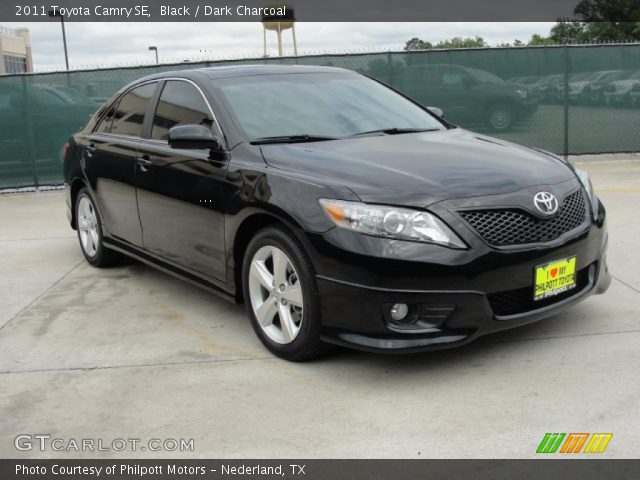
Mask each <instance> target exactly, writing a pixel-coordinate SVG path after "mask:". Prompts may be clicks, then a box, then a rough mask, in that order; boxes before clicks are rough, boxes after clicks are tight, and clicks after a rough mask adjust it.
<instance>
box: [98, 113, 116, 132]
mask: <svg viewBox="0 0 640 480" xmlns="http://www.w3.org/2000/svg"><path fill="white" fill-rule="evenodd" d="M115 111H116V109H115V108H114V107H111V108H109V111H108V112H107V113H106V115H105V116H104V117H103V118H102V120H100V123H99V124H98V127H97V128H96V130H95V131H96V132H98V133H109V132H111V123H112V122H113V114H114V113H115Z"/></svg>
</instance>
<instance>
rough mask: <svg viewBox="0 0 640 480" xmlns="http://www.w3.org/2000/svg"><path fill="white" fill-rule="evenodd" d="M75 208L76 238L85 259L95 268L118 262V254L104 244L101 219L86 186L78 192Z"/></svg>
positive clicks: (119, 257)
mask: <svg viewBox="0 0 640 480" xmlns="http://www.w3.org/2000/svg"><path fill="white" fill-rule="evenodd" d="M75 209H76V227H77V230H78V240H79V242H80V249H81V250H82V254H83V255H84V258H85V260H87V262H89V264H90V265H92V266H94V267H96V268H104V267H110V266H112V265H115V264H116V263H118V261H119V260H120V259H121V256H120V254H119V253H118V252H115V251H113V250H109V249H108V248H107V247H105V246H104V243H103V241H102V239H103V235H102V220H101V218H100V214H99V213H98V209H97V208H96V204H95V202H94V201H93V198H91V195H90V194H89V190H87V189H86V188H83V189H81V190H80V191H79V192H78V195H77V196H76V205H75Z"/></svg>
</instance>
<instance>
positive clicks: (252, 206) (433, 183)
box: [64, 66, 610, 360]
mask: <svg viewBox="0 0 640 480" xmlns="http://www.w3.org/2000/svg"><path fill="white" fill-rule="evenodd" d="M438 113H439V112H438V110H437V109H435V108H433V109H430V108H425V107H423V106H421V105H419V104H418V103H416V102H414V101H412V100H411V99H409V98H407V97H405V96H403V95H402V94H400V93H398V92H396V91H395V90H393V89H391V88H389V87H387V86H385V85H383V84H381V83H379V82H377V81H375V80H372V79H370V78H367V77H365V76H362V75H359V74H357V73H354V72H350V71H346V70H341V69H336V68H320V67H297V66H296V67H294V66H234V67H218V68H208V69H201V70H189V71H181V72H169V73H162V74H157V75H153V76H149V77H146V78H143V79H141V80H139V81H137V82H134V83H132V84H131V85H129V86H127V87H125V88H124V89H122V90H121V91H119V92H118V93H117V94H116V95H114V97H113V98H111V99H110V100H109V101H108V102H107V103H106V104H105V106H104V107H102V108H101V109H100V110H99V111H98V112H97V113H96V114H95V115H94V117H93V118H92V119H91V121H90V122H89V124H88V125H87V126H86V127H85V128H84V129H83V130H82V131H80V132H79V133H77V134H76V135H74V136H73V137H72V138H71V139H70V140H69V143H68V145H67V146H66V148H65V157H64V174H65V181H66V186H67V204H68V216H69V220H70V223H71V226H72V227H73V228H75V229H77V231H78V237H79V240H80V246H81V248H82V251H83V253H84V256H85V258H86V260H87V261H88V262H89V263H90V264H91V265H93V266H96V267H105V266H108V265H112V264H113V263H114V262H116V261H118V257H120V256H122V254H124V255H127V256H130V257H134V258H136V259H138V260H141V261H143V262H146V263H148V264H150V265H153V266H154V267H157V268H160V269H162V270H164V271H166V272H168V273H171V274H173V275H176V276H178V277H180V278H183V279H185V280H187V281H189V282H192V283H194V284H196V285H198V286H200V287H204V288H206V289H209V290H211V291H212V292H216V293H218V294H220V295H222V296H224V297H226V298H228V299H230V300H232V301H236V302H242V301H244V303H245V304H246V308H247V312H248V315H249V317H250V319H251V322H252V324H253V327H254V329H255V331H256V333H257V335H258V337H259V338H260V340H261V341H262V342H263V343H264V345H265V346H266V347H267V348H268V349H269V350H270V351H272V352H273V353H274V354H276V355H278V356H281V357H283V358H287V359H290V360H303V359H307V358H311V357H313V356H316V355H318V354H319V353H320V352H322V351H323V350H324V348H325V346H326V345H327V344H331V343H333V344H339V345H345V346H349V347H354V348H360V349H364V350H371V351H384V352H413V351H420V350H428V349H437V348H444V347H450V346H457V345H462V344H465V343H467V342H469V341H471V340H473V339H474V338H476V337H478V336H480V335H483V334H486V333H489V332H494V331H497V330H503V329H507V328H511V327H515V326H518V325H522V324H525V323H529V322H532V321H534V320H538V319H540V318H543V317H546V316H549V315H551V314H554V313H556V312H559V311H561V310H563V309H565V308H567V307H570V306H572V305H574V304H575V303H577V302H578V301H580V300H583V299H585V298H586V297H588V296H589V295H590V294H593V293H602V292H604V291H605V290H606V289H607V287H608V285H609V283H610V276H609V273H608V270H607V265H606V258H605V251H606V246H607V233H606V226H605V209H604V207H603V205H602V203H601V202H600V201H599V200H598V198H597V196H596V195H595V193H594V191H593V189H592V187H591V182H590V180H589V178H588V176H587V175H586V174H585V173H584V172H580V171H578V170H576V169H574V168H573V167H572V166H571V165H570V164H568V163H567V162H565V161H564V160H562V159H561V158H558V157H556V156H554V155H552V154H549V153H547V152H544V151H539V150H535V149H531V148H525V147H521V146H518V145H514V144H510V143H508V142H505V141H502V140H497V139H494V138H490V137H486V136H483V135H478V134H475V133H472V132H469V131H465V130H463V129H461V128H457V127H455V126H454V125H451V124H449V123H448V122H446V121H445V120H444V119H443V118H441V117H440V116H439V115H438Z"/></svg>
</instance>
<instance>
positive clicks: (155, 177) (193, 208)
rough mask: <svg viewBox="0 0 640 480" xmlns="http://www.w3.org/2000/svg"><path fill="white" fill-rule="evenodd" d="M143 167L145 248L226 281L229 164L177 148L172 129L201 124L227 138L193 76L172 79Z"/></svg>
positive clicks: (146, 143) (142, 152)
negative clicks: (171, 140) (172, 144)
mask: <svg viewBox="0 0 640 480" xmlns="http://www.w3.org/2000/svg"><path fill="white" fill-rule="evenodd" d="M149 123H151V125H150V127H149V132H148V134H147V136H148V137H149V138H146V139H144V140H142V141H141V143H140V148H139V152H138V153H139V158H138V166H137V169H138V170H137V176H136V178H137V192H138V210H139V213H140V221H141V223H142V231H143V244H144V248H145V250H148V251H149V252H151V253H153V254H155V255H158V256H160V257H162V258H163V259H165V260H168V261H170V262H172V263H175V264H178V265H179V266H181V267H186V268H187V269H189V270H193V271H195V272H198V273H201V274H205V275H206V276H208V277H212V278H215V279H218V280H221V281H226V261H225V244H224V212H225V207H226V204H225V199H226V198H227V196H228V195H229V194H230V191H231V189H230V186H229V184H228V183H227V181H226V167H227V163H226V162H220V161H215V160H210V159H209V151H208V150H180V149H173V148H171V147H170V146H169V144H168V141H167V139H168V135H169V129H170V128H171V127H173V126H175V125H185V124H201V125H207V126H209V127H210V128H212V129H214V131H216V133H218V135H220V137H221V138H222V136H221V132H220V130H219V126H218V125H217V123H216V120H215V116H214V114H213V112H212V110H211V108H210V105H209V102H208V101H207V100H206V98H205V97H204V95H203V93H202V91H201V90H200V89H199V87H197V86H196V85H195V84H194V83H192V82H191V81H188V80H180V79H175V80H167V81H166V82H165V83H164V85H163V89H162V93H161V95H160V97H159V100H158V103H157V107H156V109H155V111H154V112H153V119H152V122H149Z"/></svg>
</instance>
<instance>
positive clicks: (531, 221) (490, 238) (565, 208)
mask: <svg viewBox="0 0 640 480" xmlns="http://www.w3.org/2000/svg"><path fill="white" fill-rule="evenodd" d="M459 214H460V216H461V217H462V218H463V219H464V220H466V221H467V222H468V223H469V225H471V226H472V227H473V228H474V229H475V230H476V231H477V232H478V233H479V234H480V235H481V236H482V238H484V239H485V241H486V242H487V243H489V244H490V245H495V246H498V247H503V246H508V245H523V244H527V243H542V242H549V241H551V240H555V239H556V238H558V237H560V236H561V235H562V234H564V233H567V232H569V231H571V230H573V229H574V228H576V227H579V226H580V225H582V223H584V221H585V215H586V205H585V201H584V196H583V194H582V190H577V191H576V192H574V193H572V194H570V195H567V196H566V197H565V199H564V201H563V203H562V207H560V209H559V210H558V212H557V213H556V214H555V215H554V216H553V217H551V218H546V219H541V218H538V217H535V216H534V215H531V214H530V213H528V212H527V211H525V210H522V209H520V208H510V209H502V208H501V209H497V208H496V209H486V210H464V211H461V212H459Z"/></svg>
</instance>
